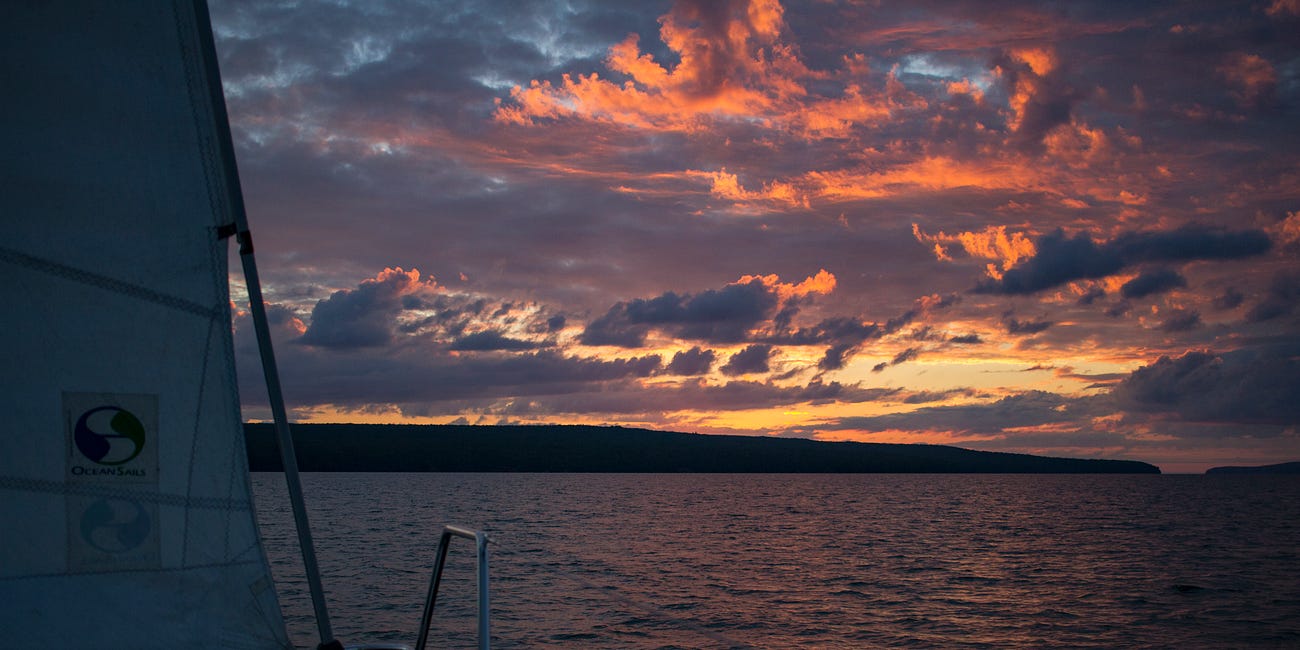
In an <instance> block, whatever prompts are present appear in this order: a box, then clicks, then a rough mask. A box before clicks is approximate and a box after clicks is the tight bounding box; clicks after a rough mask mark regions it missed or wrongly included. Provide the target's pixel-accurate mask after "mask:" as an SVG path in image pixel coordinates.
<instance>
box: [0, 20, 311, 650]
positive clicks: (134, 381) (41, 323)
mask: <svg viewBox="0 0 1300 650" xmlns="http://www.w3.org/2000/svg"><path fill="white" fill-rule="evenodd" d="M206 29H209V27H208V26H207V14H206V8H205V7H203V6H202V5H201V4H198V3H190V2H175V3H166V2H156V1H144V0H141V1H136V2H46V1H42V2H17V3H14V2H6V3H0V87H2V88H3V89H4V92H3V93H2V94H0V151H3V155H2V156H0V223H3V229H2V230H0V304H2V305H3V307H2V308H0V333H3V337H4V342H3V345H2V346H0V369H2V370H3V372H4V380H3V381H4V384H3V385H4V390H3V394H2V395H3V397H0V400H2V402H0V404H2V405H3V410H2V411H0V412H3V414H4V422H5V424H6V427H5V428H4V433H3V435H0V516H2V517H3V522H4V531H3V532H2V533H0V603H4V606H3V607H0V631H3V633H4V634H3V636H4V642H5V643H6V644H8V645H13V646H17V647H50V648H80V647H95V648H152V647H166V648H186V647H213V648H264V647H291V646H290V645H289V642H288V640H287V637H286V634H285V629H284V624H283V621H282V619H281V614H280V608H279V604H278V602H277V600H276V596H275V590H274V586H273V584H272V581H271V576H270V571H269V568H268V565H267V561H266V557H265V554H264V553H263V550H262V547H261V543H260V541H259V538H258V534H257V528H256V520H255V517H254V512H253V506H252V502H251V499H250V486H249V478H248V471H247V459H246V456H245V451H244V441H243V433H242V430H241V425H240V413H239V401H238V394H237V391H236V386H235V373H234V367H233V348H232V341H231V304H230V297H229V289H228V284H227V268H226V267H227V241H226V239H225V238H224V237H223V236H224V235H226V234H228V232H227V230H228V229H227V226H228V225H229V224H231V223H232V221H233V217H232V216H231V214H230V208H229V205H228V203H229V201H228V192H229V191H230V188H229V185H228V183H229V179H228V178H227V176H226V172H225V168H224V162H225V161H223V160H222V159H221V157H220V154H219V148H218V140H217V129H218V128H219V124H218V119H219V118H218V113H217V112H216V111H214V109H213V105H212V101H211V92H212V90H213V84H215V83H217V82H216V80H215V79H214V78H213V76H212V75H211V73H210V70H211V69H212V67H211V59H210V57H211V56H212V54H211V52H210V48H208V47H207V46H205V45H204V43H210V41H207V40H206V38H201V35H202V34H203V32H202V31H201V30H206Z"/></svg>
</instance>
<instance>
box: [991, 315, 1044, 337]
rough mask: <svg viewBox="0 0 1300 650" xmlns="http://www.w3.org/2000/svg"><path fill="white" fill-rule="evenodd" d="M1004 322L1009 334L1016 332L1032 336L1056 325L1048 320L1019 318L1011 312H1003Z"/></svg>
mask: <svg viewBox="0 0 1300 650" xmlns="http://www.w3.org/2000/svg"><path fill="white" fill-rule="evenodd" d="M1002 324H1003V325H1004V326H1006V328H1007V334H1016V335H1020V336H1031V335H1033V334H1037V333H1039V332H1042V331H1044V330H1046V329H1047V328H1049V327H1051V326H1052V325H1055V323H1053V322H1052V321H1048V320H1019V319H1016V318H1014V317H1012V316H1011V314H1003V316H1002Z"/></svg>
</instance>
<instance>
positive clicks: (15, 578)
mask: <svg viewBox="0 0 1300 650" xmlns="http://www.w3.org/2000/svg"><path fill="white" fill-rule="evenodd" d="M252 564H257V562H250V561H246V560H241V561H237V562H207V563H204V564H191V565H189V566H181V567H164V568H158V567H154V568H150V569H115V570H111V571H67V572H59V573H33V574H31V575H11V576H0V582H15V581H18V580H39V579H42V578H66V577H68V576H84V575H105V574H120V573H156V574H162V573H187V572H190V571H205V570H208V569H220V568H225V567H232V566H248V565H252Z"/></svg>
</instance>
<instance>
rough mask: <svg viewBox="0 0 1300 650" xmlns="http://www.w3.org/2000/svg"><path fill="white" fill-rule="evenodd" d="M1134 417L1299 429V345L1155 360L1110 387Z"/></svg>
mask: <svg viewBox="0 0 1300 650" xmlns="http://www.w3.org/2000/svg"><path fill="white" fill-rule="evenodd" d="M1113 395H1114V397H1115V399H1116V401H1117V402H1118V403H1119V404H1120V405H1122V406H1125V407H1127V408H1129V409H1132V410H1134V411H1138V412H1156V413H1170V414H1176V415H1177V416H1178V417H1179V418H1181V419H1183V420H1188V421H1194V422H1240V423H1243V424H1274V425H1290V426H1294V425H1296V424H1300V399H1297V396H1298V395H1300V344H1295V343H1292V344H1288V345H1285V346H1277V347H1268V348H1257V349H1251V350H1241V351H1236V352H1229V353H1223V354H1214V353H1211V352H1188V353H1186V354H1184V355H1182V356H1180V357H1174V358H1171V357H1160V358H1159V359H1158V360H1156V362H1155V363H1152V364H1150V365H1148V366H1144V367H1142V368H1139V369H1137V370H1135V371H1134V372H1133V374H1132V375H1130V376H1129V377H1128V378H1127V379H1125V380H1124V381H1123V382H1120V384H1119V385H1118V386H1116V387H1115V389H1114V393H1113Z"/></svg>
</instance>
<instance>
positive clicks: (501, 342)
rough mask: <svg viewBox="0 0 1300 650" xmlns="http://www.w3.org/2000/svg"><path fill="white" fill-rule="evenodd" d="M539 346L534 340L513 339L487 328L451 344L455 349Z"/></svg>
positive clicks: (499, 348)
mask: <svg viewBox="0 0 1300 650" xmlns="http://www.w3.org/2000/svg"><path fill="white" fill-rule="evenodd" d="M536 347H538V344H537V343H534V342H532V341H523V340H520V339H512V338H510V337H508V336H504V335H502V334H501V333H500V332H493V331H491V330H486V331H483V332H475V333H473V334H468V335H466V336H462V337H461V338H459V339H457V340H456V342H454V343H452V344H451V349H453V350H477V351H488V350H532V349H534V348H536Z"/></svg>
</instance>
